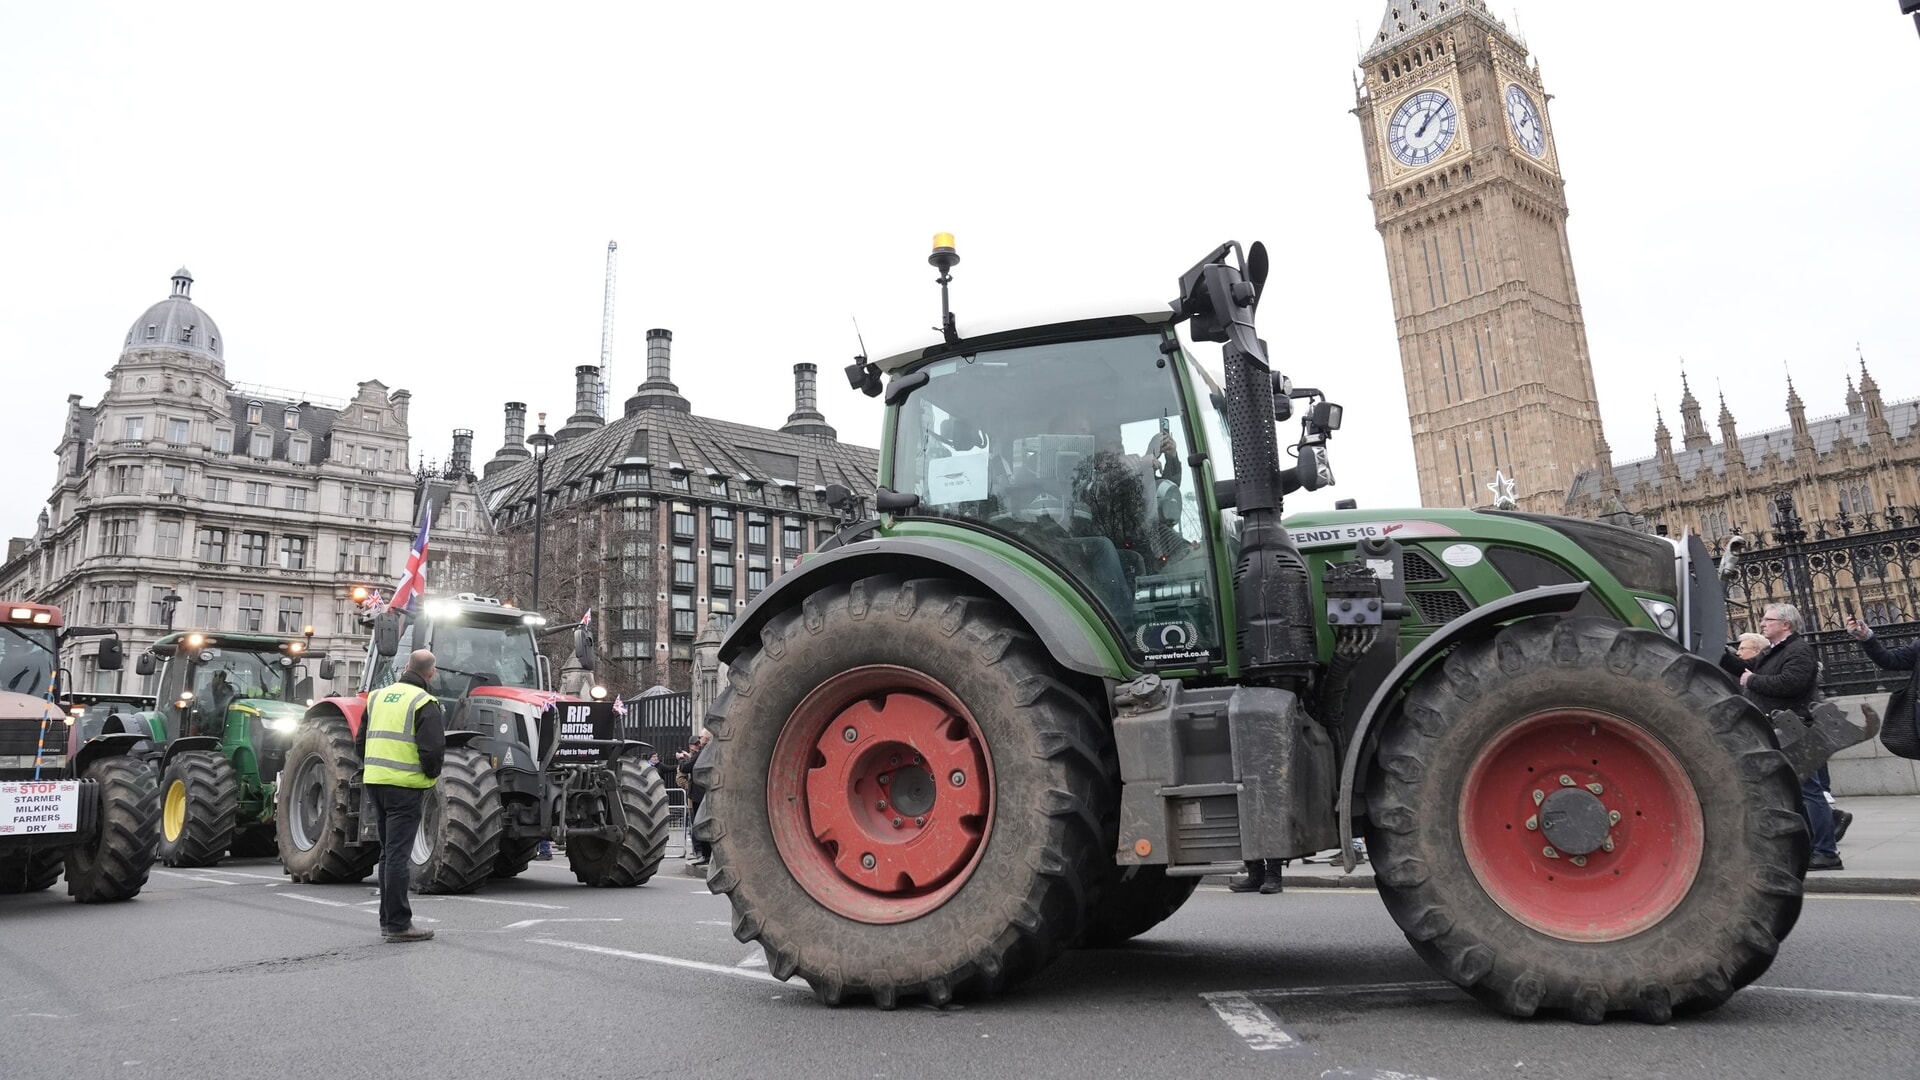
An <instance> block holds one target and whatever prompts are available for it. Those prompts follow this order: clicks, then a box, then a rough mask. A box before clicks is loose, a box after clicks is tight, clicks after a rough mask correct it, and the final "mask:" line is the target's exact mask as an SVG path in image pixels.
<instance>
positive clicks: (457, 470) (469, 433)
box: [447, 428, 473, 479]
mask: <svg viewBox="0 0 1920 1080" xmlns="http://www.w3.org/2000/svg"><path fill="white" fill-rule="evenodd" d="M447 472H448V473H449V474H450V475H451V476H453V477H454V478H455V479H458V478H461V477H466V476H471V475H473V429H472V428H454V429H453V457H451V458H449V459H448V460H447Z"/></svg>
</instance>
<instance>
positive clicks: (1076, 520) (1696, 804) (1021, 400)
mask: <svg viewBox="0 0 1920 1080" xmlns="http://www.w3.org/2000/svg"><path fill="white" fill-rule="evenodd" d="M935 245H936V246H935V251H934V254H933V257H932V259H931V260H930V261H931V262H932V263H933V265H934V266H935V267H937V268H938V269H939V271H940V276H939V279H938V280H939V282H940V285H941V306H942V310H943V318H942V326H941V327H940V329H941V331H942V333H941V340H939V341H938V342H936V343H935V344H932V345H930V346H928V347H925V348H921V349H916V350H914V351H911V352H906V353H902V354H900V355H896V356H893V357H890V358H888V359H885V360H881V361H879V362H877V363H875V362H869V361H868V360H867V359H866V357H864V356H863V357H860V358H858V359H857V360H856V361H855V363H854V364H853V365H852V366H851V367H849V368H848V371H847V373H848V378H849V380H850V382H851V383H852V384H853V386H854V387H855V388H856V389H860V390H862V391H864V392H866V393H867V394H870V395H873V396H878V397H881V398H882V399H883V401H884V403H885V406H886V418H885V426H884V428H883V436H882V438H883V443H882V445H883V450H882V455H881V463H880V475H879V487H878V490H877V492H876V493H875V495H874V498H873V506H872V507H871V510H872V512H873V516H871V517H870V518H869V517H867V514H866V508H864V507H863V506H862V505H861V502H860V500H858V499H856V498H855V497H854V496H853V495H852V494H851V493H850V492H848V491H847V490H846V489H845V488H842V487H837V486H836V487H830V488H828V489H827V491H826V499H827V501H828V502H829V504H830V505H836V506H838V507H839V508H840V509H841V512H842V515H843V518H844V520H845V525H844V527H843V528H842V529H841V530H840V532H839V533H838V534H837V535H836V536H835V537H834V538H833V540H832V541H830V542H828V543H827V544H824V545H823V546H822V548H821V550H820V551H819V552H818V553H817V554H815V555H814V556H812V557H811V558H809V559H807V560H805V561H803V563H802V564H801V565H800V566H799V568H798V569H797V570H796V571H795V572H792V573H788V574H786V575H784V576H782V577H781V578H779V579H778V580H777V581H776V582H775V583H774V585H773V586H772V587H771V588H770V589H768V590H767V591H766V592H764V593H762V594H761V595H760V596H759V597H758V598H757V599H756V600H755V601H754V602H753V603H752V604H751V605H750V606H749V607H748V608H746V609H745V610H744V611H743V612H742V613H741V616H740V618H739V620H738V622H736V623H735V625H734V626H733V627H732V628H731V630H730V632H729V635H728V637H727V638H726V641H725V643H724V644H723V646H722V649H721V654H720V656H721V659H722V661H723V662H725V663H726V664H728V665H729V669H728V680H727V685H726V686H725V688H724V689H723V691H722V693H721V694H720V695H719V697H718V699H717V700H716V702H715V704H714V705H713V706H712V708H711V711H710V714H709V717H708V719H707V727H708V728H710V729H711V730H712V731H713V733H714V737H715V740H716V748H717V752H716V753H715V754H714V755H713V756H712V759H711V761H710V762H709V764H708V765H707V766H706V767H705V768H704V769H703V770H702V775H701V780H702V781H703V782H704V783H705V784H706V785H707V788H708V794H707V797H706V800H705V802H704V803H703V807H702V813H701V815H700V820H698V821H697V822H696V824H695V833H696V835H699V836H701V837H702V838H704V839H708V840H710V841H712V843H713V845H714V855H713V861H712V866H711V869H710V872H709V875H708V879H707V880H708V884H709V886H710V887H711V888H712V889H713V890H714V891H715V892H718V893H723V894H726V895H727V896H728V897H729V899H730V900H731V901H732V905H733V911H734V916H733V925H734V933H735V935H736V936H737V937H738V938H740V940H742V941H758V942H760V943H761V945H762V946H763V948H764V949H765V952H766V955H767V962H768V966H769V969H770V970H771V971H772V973H773V974H774V975H776V976H778V977H780V978H782V979H785V978H789V977H792V976H794V975H798V976H800V977H801V978H803V979H805V980H806V981H807V982H808V983H809V984H810V985H811V986H812V987H813V989H814V991H815V993H816V995H817V996H818V997H819V998H821V999H822V1000H823V1001H825V1002H827V1003H829V1004H837V1003H839V1002H841V1001H842V1000H845V999H847V998H850V997H865V998H870V999H871V1000H873V1001H874V1002H875V1003H876V1004H878V1005H879V1006H881V1007H882V1008H890V1007H893V1006H895V1005H897V1004H898V1003H899V1002H900V1001H902V1000H904V999H908V998H913V997H919V998H925V999H927V1000H929V1001H931V1002H932V1003H934V1004H936V1005H942V1004H945V1003H946V1002H948V1001H949V1000H951V999H953V998H954V997H956V996H959V995H963V994H965V995H972V996H980V995H984V994H989V993H992V992H994V991H996V990H999V989H1001V988H1003V987H1005V986H1008V985H1009V984H1012V983H1014V982H1016V981H1018V980H1021V979H1024V978H1026V977H1028V976H1030V975H1032V974H1034V973H1035V972H1037V971H1039V970H1040V969H1041V968H1043V967H1044V966H1046V965H1047V964H1048V963H1049V962H1050V961H1051V960H1052V959H1053V958H1054V957H1055V956H1057V955H1058V954H1059V953H1060V952H1061V950H1063V949H1065V948H1069V947H1072V946H1074V945H1113V944H1116V943H1119V942H1122V941H1124V940H1126V939H1128V938H1130V937H1133V936H1135V935H1138V934H1140V933H1142V932H1144V931H1146V930H1148V929H1150V928H1151V927H1153V926H1154V925H1156V924H1157V923H1159V922H1160V921H1161V920H1163V919H1165V918H1166V917H1168V916H1169V915H1171V914H1172V913H1173V912H1174V911H1175V910H1176V909H1177V908H1179V907H1180V905H1181V904H1182V903H1184V902H1185V901H1186V899H1187V898H1188V897H1189V896H1190V895H1191V894H1192V892H1193V891H1194V887H1195V885H1196V884H1197V883H1198V882H1199V880H1200V879H1201V877H1202V876H1204V875H1209V874H1223V873H1228V872H1232V871H1234V870H1237V869H1238V868H1239V867H1240V866H1241V865H1242V863H1243V861H1244V860H1251V859H1287V858H1301V857H1303V856H1307V855H1312V854H1314V853H1316V852H1320V851H1325V850H1328V849H1337V850H1339V851H1340V852H1341V853H1342V854H1343V857H1344V858H1345V860H1346V866H1347V868H1348V869H1352V867H1353V866H1354V865H1355V860H1356V852H1355V850H1354V845H1353V841H1354V840H1355V839H1357V838H1362V837H1364V839H1365V842H1366V845H1367V853H1368V855H1369V856H1370V857H1371V860H1372V863H1373V872H1374V876H1375V881H1376V883H1377V887H1378V890H1379V892H1380V894H1381V897H1382V898H1383V900H1384V901H1385V902H1386V905H1387V909H1388V911H1389V912H1390V913H1391V914H1392V916H1393V918H1394V919H1395V921H1396V922H1397V923H1398V924H1399V925H1400V927H1401V929H1402V930H1403V931H1404V932H1405V934H1406V936H1407V938H1408V940H1409V941H1410V942H1411V943H1412V944H1413V947H1414V948H1415V949H1416V950H1417V951H1418V952H1419V953H1420V955H1421V956H1422V957H1424V958H1425V959H1426V960H1427V961H1428V962H1429V963H1430V964H1431V965H1432V966H1433V967H1434V968H1435V969H1436V970H1438V971H1439V972H1440V973H1441V974H1443V975H1445V976H1446V977H1447V978H1448V979H1451V980H1452V981H1454V982H1455V983H1457V984H1458V985H1460V986H1462V987H1463V988H1465V989H1466V990H1467V991H1468V992H1470V993H1471V994H1473V995H1474V996H1476V997H1478V998H1480V999H1481V1000H1482V1001H1484V1002H1486V1003H1487V1004H1489V1005H1491V1006H1492V1007H1494V1008H1496V1009H1499V1010H1501V1011H1504V1012H1507V1013H1510V1014H1513V1015H1520V1016H1525V1015H1532V1014H1534V1013H1536V1012H1551V1013H1558V1014H1562V1015H1566V1016H1570V1017H1572V1018H1574V1019H1576V1020H1580V1021H1585V1022H1598V1021H1600V1020H1602V1019H1603V1018H1605V1017H1606V1016H1608V1015H1610V1014H1630V1015H1633V1016H1637V1017H1640V1018H1642V1019H1644V1020H1648V1021H1654V1022H1665V1021H1666V1020H1667V1019H1668V1018H1669V1017H1671V1016H1673V1015H1675V1014H1676V1013H1683V1012H1691V1011H1700V1010H1704V1009H1710V1008H1713V1007H1714V1006H1717V1005H1719V1004H1720V1003H1721V1002H1723V1001H1725V1000H1726V999H1727V998H1728V997H1729V996H1730V995H1731V994H1732V993H1733V992H1734V991H1735V990H1737V989H1738V988H1740V987H1741V986H1744V985H1746V984H1747V983H1749V982H1751V981H1753V980H1754V979H1755V978H1757V977H1758V976H1759V975H1760V974H1761V973H1762V972H1764V971H1765V970H1766V969H1767V966H1768V965H1769V964H1770V963H1771V962H1772V960H1773V957H1774V955H1775V953H1776V952H1777V950H1778V949H1779V946H1780V942H1781V940H1782V939H1783V938H1785V937H1786V935H1787V933H1788V931H1789V930H1791V929H1792V927H1793V925H1794V922H1795V920H1796V918H1797V917H1798V915H1799V911H1800V904H1801V879H1802V877H1803V875H1804V871H1805V867H1806V863H1807V858H1808V840H1807V834H1806V830H1805V828H1804V826H1803V824H1802V822H1801V819H1800V816H1799V811H1798V806H1799V793H1798V785H1797V779H1796V776H1795V771H1794V769H1795V765H1802V766H1804V767H1810V766H1806V763H1805V762H1795V763H1792V764H1790V763H1789V759H1788V756H1787V755H1786V754H1783V753H1782V751H1781V748H1780V744H1781V738H1780V736H1778V735H1777V734H1776V732H1775V730H1774V728H1773V726H1772V725H1770V723H1769V720H1768V718H1767V717H1765V716H1763V715H1762V714H1761V713H1760V712H1759V711H1758V710H1756V709H1755V708H1754V707H1753V706H1752V705H1751V704H1749V703H1748V702H1747V701H1746V700H1745V699H1743V698H1742V697H1741V696H1740V693H1739V690H1738V688H1737V687H1736V686H1735V685H1734V684H1733V683H1732V682H1731V681H1730V680H1729V679H1728V678H1727V677H1726V676H1725V675H1724V674H1723V673H1722V672H1721V670H1720V669H1719V668H1718V667H1717V666H1716V663H1715V661H1716V659H1717V658H1718V657H1719V656H1720V655H1721V654H1722V651H1723V649H1724V644H1725V643H1724V635H1725V598H1724V594H1723V592H1722V591H1721V586H1720V582H1719V579H1718V577H1717V575H1716V573H1715V568H1714V566H1713V564H1712V562H1711V560H1710V559H1709V557H1708V553H1707V551H1706V549H1705V546H1704V545H1703V544H1702V543H1701V541H1700V540H1699V538H1697V537H1688V538H1686V539H1684V540H1670V539H1667V538H1664V537H1656V536H1650V535H1645V534H1642V533H1639V532H1635V531H1632V530H1629V529H1623V528H1616V527H1613V526H1609V525H1604V524H1598V523H1594V522H1587V521H1579V520H1573V519H1569V518H1562V517H1555V516H1548V515H1536V514H1525V513H1515V512H1508V511H1487V510H1443V509H1412V510H1359V509H1352V508H1340V509H1334V510H1328V511H1316V512H1314V513H1311V514H1304V515H1301V516H1299V517H1296V518H1294V519H1292V520H1290V521H1287V522H1286V523H1285V524H1283V523H1282V520H1281V510H1282V499H1283V497H1284V496H1286V495H1288V494H1291V493H1293V492H1296V491H1313V490H1316V489H1319V488H1323V487H1326V486H1327V485H1329V484H1331V483H1332V471H1331V468H1330V466H1329V464H1328V457H1327V444H1328V441H1329V439H1330V438H1331V437H1332V435H1333V434H1334V432H1335V431H1336V430H1337V429H1338V428H1339V426H1340V420H1341V410H1340V407H1339V406H1337V405H1334V404H1332V403H1331V402H1329V401H1327V400H1326V399H1325V396H1324V395H1323V394H1321V392H1320V391H1318V390H1315V389H1310V388H1305V387H1300V386H1296V385H1294V384H1293V383H1292V382H1291V381H1290V380H1289V379H1288V378H1287V377H1285V376H1284V375H1283V374H1282V373H1281V372H1280V371H1278V370H1276V369H1275V368H1273V367H1272V366H1270V365H1269V363H1268V359H1267V350H1266V345H1265V343H1264V342H1263V341H1261V340H1260V339H1259V337H1258V335H1257V334H1256V332H1255V329H1254V311H1255V308H1256V306H1257V304H1258V302H1259V299H1260V293H1261V288H1262V285H1263V283H1264V280H1265V278H1266V271H1267V256H1266V252H1265V250H1264V248H1263V247H1262V246H1261V245H1259V244H1255V245H1253V247H1252V248H1251V249H1250V250H1248V251H1246V252H1244V253H1243V252H1242V250H1241V248H1240V247H1239V246H1238V245H1237V244H1226V245H1222V246H1221V247H1219V248H1218V249H1216V250H1215V251H1213V252H1211V253H1210V254H1208V255H1207V257H1206V258H1205V259H1203V260H1201V261H1200V262H1199V263H1198V264H1197V265H1195V266H1194V267H1193V268H1192V269H1191V270H1189V271H1188V272H1187V273H1186V274H1184V275H1183V276H1182V277H1181V279H1180V292H1179V296H1178V298H1177V299H1176V300H1175V301H1174V302H1173V303H1172V304H1171V305H1170V306H1169V308H1168V309H1167V310H1164V311H1155V312H1147V313H1144V314H1120V315H1114V316H1111V317H1103V318H1091V319H1082V320H1078V321H1072V322H1061V323H1054V324H1050V325H1044V326H1032V327H1020V328H1015V329H1009V330H1004V331H993V330H986V329H984V328H983V329H982V331H981V332H978V333H971V334H969V335H968V336H964V337H963V336H962V335H961V334H960V333H959V328H958V327H957V325H956V320H955V318H954V316H953V315H952V313H951V310H950V308H949V307H948V304H947V284H948V282H949V281H950V279H951V275H950V273H949V271H950V270H951V268H952V266H953V265H954V264H956V263H957V262H958V261H959V257H958V255H957V254H956V253H955V251H954V249H953V247H952V242H951V237H950V236H947V235H945V234H943V235H942V236H940V237H937V238H936V240H935ZM1182 324H1185V326H1186V329H1187V332H1188V336H1189V337H1190V339H1191V340H1192V341H1195V342H1220V343H1223V345H1224V349H1223V353H1224V356H1223V364H1222V367H1223V371H1222V373H1221V376H1220V377H1219V378H1216V377H1215V376H1214V375H1213V374H1210V373H1209V371H1208V370H1207V368H1206V367H1205V366H1203V365H1202V364H1201V363H1200V362H1198V360H1197V359H1196V358H1195V355H1194V352H1193V351H1192V349H1191V348H1190V346H1189V345H1188V344H1186V343H1185V342H1183V340H1182V338H1181V335H1180V333H1179V330H1180V328H1181V326H1182ZM1288 421H1291V422H1295V423H1298V424H1299V425H1300V436H1299V438H1298V440H1297V441H1296V442H1295V443H1294V445H1293V446H1292V447H1291V449H1290V450H1289V451H1288V453H1287V456H1286V457H1285V458H1283V457H1282V454H1281V452H1280V448H1279V445H1278V440H1277V439H1276V427H1275V425H1276V423H1278V422H1288ZM1347 506H1349V507H1350V504H1347ZM1842 741H1845V739H1844V737H1843V738H1842ZM1817 763H1818V762H1817V761H1814V762H1812V764H1817Z"/></svg>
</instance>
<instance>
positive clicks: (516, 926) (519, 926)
mask: <svg viewBox="0 0 1920 1080" xmlns="http://www.w3.org/2000/svg"><path fill="white" fill-rule="evenodd" d="M620 921H621V920H619V919H521V920H520V921H519V922H517V923H508V924H507V925H506V926H504V927H502V928H501V929H504V930H524V929H526V928H527V927H529V926H534V925H536V924H538V923H543V922H620Z"/></svg>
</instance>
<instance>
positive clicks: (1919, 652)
mask: <svg viewBox="0 0 1920 1080" xmlns="http://www.w3.org/2000/svg"><path fill="white" fill-rule="evenodd" d="M1847 632H1848V633H1850V634H1852V635H1853V639H1854V640H1855V641H1858V642H1859V643H1860V649H1861V651H1862V652H1865V653H1866V654H1867V659H1869V660H1872V661H1873V662H1874V663H1875V664H1878V665H1879V666H1880V667H1881V668H1883V669H1884V670H1887V671H1904V672H1906V673H1907V685H1905V686H1902V687H1899V688H1897V689H1895V690H1894V692H1893V694H1892V695H1891V696H1889V697H1888V698H1887V718H1886V720H1885V721H1884V722H1883V724H1882V725H1881V728H1880V730H1881V731H1883V732H1885V731H1897V732H1913V731H1914V729H1915V724H1916V721H1920V713H1916V710H1915V706H1916V705H1920V641H1915V642H1912V643H1910V644H1906V645H1899V646H1894V647H1888V645H1887V643H1886V642H1884V641H1881V640H1880V639H1879V638H1878V637H1876V636H1874V633H1873V630H1872V628H1870V627H1867V626H1864V625H1862V624H1861V623H1859V622H1857V621H1855V619H1854V618H1853V616H1851V615H1849V616H1847Z"/></svg>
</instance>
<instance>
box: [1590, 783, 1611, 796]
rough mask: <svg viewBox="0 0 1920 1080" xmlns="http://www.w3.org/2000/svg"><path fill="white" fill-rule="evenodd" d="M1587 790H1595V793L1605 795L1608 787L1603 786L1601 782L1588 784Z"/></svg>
mask: <svg viewBox="0 0 1920 1080" xmlns="http://www.w3.org/2000/svg"><path fill="white" fill-rule="evenodd" d="M1587 790H1588V791H1591V792H1593V793H1594V794H1595V795H1605V794H1606V793H1607V789H1605V788H1603V787H1601V786H1600V785H1599V784H1588V785H1587Z"/></svg>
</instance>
